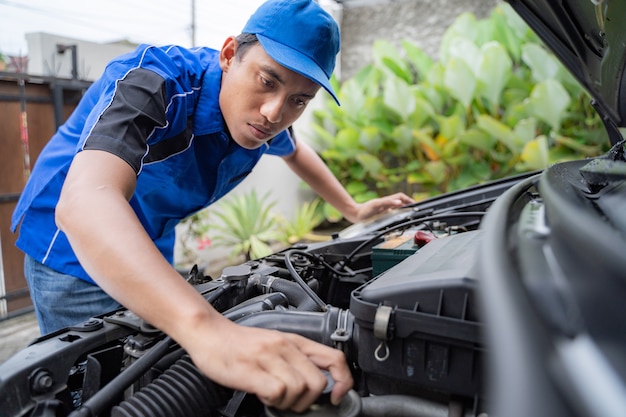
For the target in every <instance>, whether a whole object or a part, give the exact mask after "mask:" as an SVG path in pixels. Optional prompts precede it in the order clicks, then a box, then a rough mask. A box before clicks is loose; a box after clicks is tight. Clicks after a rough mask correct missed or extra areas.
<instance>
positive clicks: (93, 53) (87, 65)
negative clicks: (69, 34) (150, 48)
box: [26, 32, 136, 81]
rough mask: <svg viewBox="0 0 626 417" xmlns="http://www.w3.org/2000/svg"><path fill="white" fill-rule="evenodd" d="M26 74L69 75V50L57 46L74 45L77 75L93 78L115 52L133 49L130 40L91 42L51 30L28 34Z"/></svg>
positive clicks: (113, 56) (70, 69)
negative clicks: (59, 48) (49, 31)
mask: <svg viewBox="0 0 626 417" xmlns="http://www.w3.org/2000/svg"><path fill="white" fill-rule="evenodd" d="M26 41H27V42H28V73H29V74H31V75H42V76H54V77H59V78H72V53H71V51H69V50H68V51H66V52H65V53H60V52H58V51H57V45H76V56H77V71H78V78H79V79H81V80H88V81H95V80H96V79H97V78H98V77H99V76H100V74H102V71H103V70H104V67H105V66H106V64H107V63H108V62H109V61H110V60H111V59H113V58H115V57H116V56H118V55H122V54H125V53H127V52H130V51H132V50H133V49H135V47H136V45H134V44H130V43H126V42H123V43H104V44H103V43H94V42H88V41H83V40H79V39H73V38H66V37H63V36H57V35H53V34H50V33H43V32H37V33H28V34H26Z"/></svg>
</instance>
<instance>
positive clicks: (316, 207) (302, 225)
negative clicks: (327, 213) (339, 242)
mask: <svg viewBox="0 0 626 417" xmlns="http://www.w3.org/2000/svg"><path fill="white" fill-rule="evenodd" d="M323 220H324V214H323V213H322V210H321V201H320V200H313V201H308V202H305V203H303V204H302V205H301V206H300V207H298V209H297V210H296V212H295V215H294V219H293V220H292V221H290V222H289V221H286V220H284V219H283V220H282V221H281V232H282V238H281V240H282V241H283V242H284V243H285V244H287V245H293V244H294V243H296V242H300V241H303V240H308V241H312V240H320V239H326V237H323V236H322V237H320V236H318V235H316V234H314V233H313V231H314V230H315V228H316V227H317V226H319V224H320V223H321V222H322V221H323Z"/></svg>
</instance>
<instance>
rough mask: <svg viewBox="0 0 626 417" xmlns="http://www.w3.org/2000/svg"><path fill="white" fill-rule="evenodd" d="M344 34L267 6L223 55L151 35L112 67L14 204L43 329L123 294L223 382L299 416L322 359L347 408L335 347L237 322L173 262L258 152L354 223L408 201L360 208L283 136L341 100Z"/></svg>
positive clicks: (295, 10)
mask: <svg viewBox="0 0 626 417" xmlns="http://www.w3.org/2000/svg"><path fill="white" fill-rule="evenodd" d="M339 43H340V41H339V31H338V28H337V25H336V24H335V22H334V21H333V19H332V18H331V17H330V16H329V15H328V14H327V13H326V12H324V11H323V10H322V9H321V8H320V7H319V6H318V5H317V4H316V3H315V2H313V1H311V0H296V1H292V0H270V1H268V2H267V3H265V4H263V5H262V6H261V7H260V8H259V9H258V10H257V11H256V12H255V13H254V14H253V15H252V17H251V18H250V20H249V21H248V23H247V24H246V26H245V28H244V30H243V34H242V35H240V36H239V37H237V38H235V37H229V38H228V39H227V40H226V41H225V43H224V45H223V47H222V49H221V51H213V50H210V49H207V48H195V49H191V50H187V49H183V48H180V47H175V46H170V47H162V48H159V47H154V46H148V45H142V46H140V47H139V48H138V49H137V50H136V51H135V52H133V53H129V54H126V55H124V56H122V57H119V58H118V59H116V60H114V61H113V62H111V63H110V64H109V65H108V66H107V68H106V70H105V71H104V74H103V75H102V77H101V78H100V79H99V80H98V81H96V82H95V83H94V84H93V85H92V86H91V88H90V89H89V90H88V91H87V92H86V94H85V96H84V97H83V99H82V100H81V102H80V103H79V105H78V107H77V109H76V111H75V112H74V113H73V114H72V116H71V117H70V118H69V119H68V121H67V122H66V123H65V124H64V125H63V126H62V127H61V128H60V129H59V132H57V133H56V134H55V136H54V137H53V138H52V139H51V141H50V142H49V144H48V145H47V146H46V148H45V149H44V150H43V151H42V153H41V155H40V157H39V159H38V161H37V164H36V166H35V168H34V170H33V172H32V175H31V178H30V180H29V182H28V184H27V186H26V187H25V190H24V192H23V194H22V197H21V199H20V201H19V203H18V205H17V208H16V211H15V213H14V219H13V227H14V228H16V227H17V225H18V224H19V223H20V222H21V226H20V237H19V239H18V243H17V244H18V246H19V247H20V248H21V249H22V250H24V252H25V253H26V261H25V273H26V277H27V280H28V282H29V286H30V289H31V295H32V298H33V301H34V304H35V310H36V313H37V317H38V320H39V322H40V327H41V330H42V332H43V333H48V332H50V331H53V330H55V329H58V328H61V327H64V326H67V325H70V324H75V323H77V322H79V321H82V320H85V319H87V318H89V317H91V316H93V315H96V314H101V313H104V312H107V311H111V310H112V309H114V308H116V307H118V306H119V304H121V305H124V306H125V307H127V308H129V309H130V310H132V311H133V312H134V313H136V314H138V315H139V316H141V317H143V318H144V319H145V320H146V321H148V322H149V323H151V324H152V325H154V326H156V327H158V328H159V329H161V330H162V331H164V332H165V333H167V334H168V335H170V336H171V337H172V338H173V339H174V340H176V341H177V342H178V343H179V344H180V345H181V346H182V347H183V348H184V349H185V350H186V351H187V352H188V353H189V354H190V356H191V357H192V359H193V361H194V363H195V364H196V365H197V366H198V367H199V369H200V370H202V371H203V372H204V373H205V374H206V375H207V376H208V377H209V378H211V379H212V380H214V381H216V382H218V383H220V384H222V385H224V386H227V387H230V388H234V389H240V390H243V391H247V392H250V393H254V394H256V395H257V396H258V397H259V399H260V400H261V401H262V402H263V403H265V404H267V405H271V406H274V407H277V408H281V409H293V410H295V411H303V410H305V409H306V408H307V407H308V406H309V405H310V404H311V403H312V402H313V401H314V400H315V399H316V398H317V397H318V395H319V394H320V393H321V391H322V390H323V389H324V388H325V385H326V378H325V376H324V374H323V373H322V372H321V371H320V369H324V370H328V371H329V372H330V374H331V375H332V377H333V379H334V380H335V385H334V388H333V391H332V394H331V400H332V401H333V402H334V403H338V402H339V401H340V399H341V398H342V397H343V395H345V393H346V392H347V391H348V390H349V389H350V387H351V385H352V378H351V375H350V371H349V369H348V367H347V365H346V363H345V359H344V358H343V355H342V353H341V352H339V351H337V350H335V349H332V348H329V347H327V346H323V345H320V344H317V343H314V342H312V341H310V340H308V339H306V338H303V337H300V336H298V335H294V334H284V333H280V332H275V331H270V330H264V329H254V328H246V327H243V326H239V325H236V324H234V323H232V322H230V321H229V320H227V319H225V318H224V317H223V316H222V315H220V314H219V313H217V312H216V311H215V310H214V309H213V308H212V307H211V306H210V305H209V304H208V303H206V302H205V300H204V299H203V298H202V297H201V296H200V295H199V294H198V293H197V292H196V291H195V290H194V289H193V288H192V287H191V286H190V285H188V284H187V283H186V282H185V281H184V280H181V279H180V276H179V275H178V273H177V272H176V271H175V270H174V269H173V267H172V265H171V264H172V261H173V259H172V258H173V243H174V227H175V225H176V223H177V222H178V221H179V220H180V219H182V218H184V217H186V216H187V215H189V214H191V213H193V212H195V211H197V210H199V209H201V208H203V207H206V206H208V205H210V204H212V203H213V202H215V201H216V200H217V199H219V198H220V197H222V196H223V195H224V194H226V193H227V192H228V191H229V190H231V189H232V188H233V187H235V185H237V183H239V182H240V181H241V180H242V179H243V178H244V177H245V176H246V175H248V174H249V173H250V171H251V170H252V167H253V166H254V165H255V164H256V162H257V161H258V160H259V158H260V157H261V156H262V155H263V154H265V153H268V154H273V155H278V156H282V157H283V158H284V160H285V161H286V162H287V164H288V165H289V166H290V167H291V168H292V169H293V171H294V172H296V173H297V174H298V175H299V176H300V177H302V178H303V179H304V180H305V181H306V182H307V183H309V184H310V185H311V187H312V188H313V190H315V191H316V192H317V193H319V195H320V196H321V197H323V198H324V199H326V200H327V201H328V202H330V203H331V204H333V205H334V206H335V207H337V209H338V210H339V211H340V212H342V213H343V215H344V216H345V217H346V218H347V219H349V220H351V221H358V220H362V219H365V218H366V217H369V216H370V215H372V214H375V213H377V212H380V211H384V210H387V209H389V208H393V207H398V206H400V205H403V204H406V203H409V202H411V201H412V200H411V199H410V198H409V197H407V196H405V195H404V194H397V195H393V196H388V197H385V198H381V199H376V200H372V201H370V202H367V203H365V204H356V203H355V202H354V200H353V199H352V198H351V197H350V196H349V194H348V193H347V192H346V191H345V190H344V189H343V187H342V186H341V185H340V184H339V182H338V181H337V180H336V179H335V178H334V177H333V176H332V174H331V173H330V171H329V170H328V168H327V167H326V166H325V165H324V164H323V162H322V161H321V159H320V158H319V157H318V156H317V155H316V154H315V152H314V151H313V150H312V149H311V148H310V147H309V146H307V145H306V144H304V143H302V142H299V141H296V140H295V139H294V138H293V137H292V135H291V134H290V133H289V131H288V128H289V127H290V126H291V124H292V123H293V122H294V121H295V120H296V119H297V118H298V117H299V116H300V115H301V114H302V112H303V111H304V109H305V107H306V105H307V103H308V102H309V101H310V100H311V99H312V98H313V97H314V96H315V94H316V92H317V91H318V89H319V88H320V86H321V87H323V88H324V89H325V90H326V91H327V92H328V93H330V94H331V95H332V96H333V97H335V95H334V92H333V91H332V88H331V86H330V84H329V77H330V76H331V74H332V72H333V69H334V65H335V58H336V54H337V53H338V51H339ZM335 100H336V97H335ZM94 284H95V285H94ZM118 303H119V304H118Z"/></svg>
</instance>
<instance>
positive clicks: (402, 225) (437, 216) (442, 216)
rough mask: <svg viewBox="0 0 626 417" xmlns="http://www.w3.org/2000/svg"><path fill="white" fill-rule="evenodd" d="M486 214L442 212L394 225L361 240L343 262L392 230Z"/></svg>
mask: <svg viewBox="0 0 626 417" xmlns="http://www.w3.org/2000/svg"><path fill="white" fill-rule="evenodd" d="M484 215H485V212H484V211H466V212H461V213H440V214H434V215H432V216H426V217H422V218H419V219H413V220H409V221H406V222H403V223H400V224H397V225H395V226H393V227H389V228H387V229H384V230H383V231H381V232H379V233H377V234H376V235H374V236H373V237H372V238H370V239H368V240H365V241H363V242H361V244H359V245H358V246H357V247H356V248H355V249H353V250H352V252H350V253H349V254H348V255H347V256H346V257H345V258H344V260H343V262H342V264H343V265H347V264H349V263H350V262H351V261H352V258H353V257H354V256H355V255H356V254H357V253H359V252H360V251H361V249H363V248H364V247H365V246H367V245H370V244H371V243H372V242H374V241H376V240H378V239H380V238H381V237H383V236H384V235H386V234H387V233H389V232H391V231H394V230H398V229H406V228H407V227H410V226H413V225H415V224H421V223H423V224H424V225H426V226H427V224H426V222H429V221H433V220H440V219H449V218H455V217H477V216H481V217H482V216H484Z"/></svg>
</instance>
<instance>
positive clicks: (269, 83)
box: [261, 77, 274, 87]
mask: <svg viewBox="0 0 626 417" xmlns="http://www.w3.org/2000/svg"><path fill="white" fill-rule="evenodd" d="M261 82H262V83H263V85H265V86H266V87H273V86H274V82H273V81H272V80H268V79H267V78H265V77H261Z"/></svg>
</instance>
